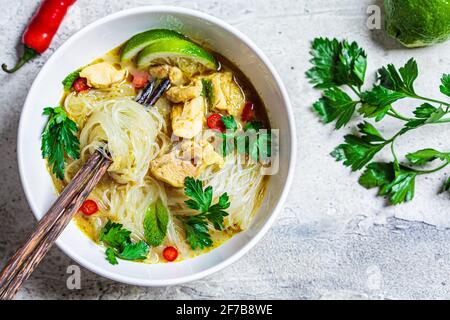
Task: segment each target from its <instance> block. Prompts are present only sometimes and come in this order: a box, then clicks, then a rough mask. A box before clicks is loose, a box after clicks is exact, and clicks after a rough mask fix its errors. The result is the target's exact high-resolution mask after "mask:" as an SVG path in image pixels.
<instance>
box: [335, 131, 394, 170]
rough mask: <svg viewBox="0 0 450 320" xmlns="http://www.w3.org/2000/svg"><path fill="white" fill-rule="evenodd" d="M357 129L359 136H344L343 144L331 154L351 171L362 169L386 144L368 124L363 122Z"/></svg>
mask: <svg viewBox="0 0 450 320" xmlns="http://www.w3.org/2000/svg"><path fill="white" fill-rule="evenodd" d="M358 127H359V131H360V133H361V135H360V136H356V135H351V134H350V135H346V136H345V137H344V140H345V143H343V144H341V145H340V146H338V147H337V148H336V149H335V150H334V151H333V152H332V153H331V156H332V157H334V158H335V159H336V161H343V162H344V165H345V166H347V167H351V168H352V171H357V170H360V169H362V168H363V167H364V166H365V165H366V164H367V163H369V162H370V161H371V160H372V159H373V157H374V156H375V155H376V154H377V153H378V152H379V151H381V150H382V149H383V148H384V147H385V146H386V144H387V143H388V141H387V140H385V139H384V138H383V137H382V136H381V134H380V133H379V132H378V130H376V129H375V127H373V126H372V125H371V124H369V123H368V122H364V123H362V124H360V125H359V126H358Z"/></svg>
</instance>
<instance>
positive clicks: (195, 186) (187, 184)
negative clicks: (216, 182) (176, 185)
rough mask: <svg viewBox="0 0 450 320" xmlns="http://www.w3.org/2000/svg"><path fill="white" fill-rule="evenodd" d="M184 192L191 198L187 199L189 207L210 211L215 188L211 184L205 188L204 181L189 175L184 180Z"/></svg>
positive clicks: (202, 211)
mask: <svg viewBox="0 0 450 320" xmlns="http://www.w3.org/2000/svg"><path fill="white" fill-rule="evenodd" d="M184 193H185V194H186V196H188V197H189V198H190V199H189V200H186V201H185V203H186V205H187V206H188V207H189V208H191V209H193V210H198V211H200V212H201V213H205V212H208V210H209V207H210V206H211V202H212V198H213V189H212V187H211V186H208V187H207V188H206V189H205V190H203V183H202V182H201V181H200V180H196V179H194V178H192V177H187V178H186V179H185V180H184Z"/></svg>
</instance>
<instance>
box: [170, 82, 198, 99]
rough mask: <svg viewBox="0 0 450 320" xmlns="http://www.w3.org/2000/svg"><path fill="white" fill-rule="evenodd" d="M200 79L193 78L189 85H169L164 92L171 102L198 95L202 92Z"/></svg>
mask: <svg viewBox="0 0 450 320" xmlns="http://www.w3.org/2000/svg"><path fill="white" fill-rule="evenodd" d="M202 89H203V85H202V81H201V80H195V81H194V82H193V83H192V84H191V85H189V86H178V87H171V88H170V89H169V90H167V92H166V97H167V99H169V100H170V101H172V102H173V103H181V102H186V101H189V100H192V99H194V98H197V97H200V96H201V94H202Z"/></svg>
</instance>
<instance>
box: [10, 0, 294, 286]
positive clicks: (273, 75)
mask: <svg viewBox="0 0 450 320" xmlns="http://www.w3.org/2000/svg"><path fill="white" fill-rule="evenodd" d="M152 28H170V29H175V30H178V31H180V32H182V33H184V34H186V35H188V36H190V37H192V38H194V39H202V40H204V41H206V43H208V45H209V46H210V47H211V48H213V49H214V50H216V51H217V52H220V53H221V54H223V55H224V56H226V57H227V58H228V59H230V60H231V61H233V62H234V63H235V64H236V65H237V66H238V67H240V69H241V70H242V71H243V72H244V73H245V74H246V75H247V77H249V78H250V80H251V82H252V83H253V85H254V86H255V88H256V89H257V91H258V92H259V93H260V95H261V97H262V99H263V100H264V102H265V105H266V106H267V108H268V113H269V117H270V120H271V124H272V127H273V128H279V129H280V170H279V172H278V173H277V174H276V175H274V176H272V177H271V179H270V183H269V187H268V190H269V192H268V195H267V197H266V200H265V203H264V205H263V207H262V208H261V209H260V210H259V212H258V213H257V215H256V217H255V219H254V221H253V223H252V226H251V227H250V229H249V230H247V231H245V232H242V233H240V234H238V235H237V236H235V237H233V238H232V239H231V240H229V241H228V242H226V243H225V244H224V245H222V246H220V247H219V248H217V249H215V250H212V251H211V252H209V253H207V254H204V255H201V256H199V257H197V258H194V259H189V260H185V261H182V262H179V263H168V264H157V265H148V264H142V263H135V262H128V261H122V260H121V261H120V263H119V264H118V265H116V266H112V265H110V264H109V263H108V262H107V261H106V260H105V257H104V249H103V248H101V247H100V246H98V245H96V244H95V243H94V242H92V241H91V240H90V239H89V238H88V237H86V236H85V235H84V234H83V233H82V232H81V231H80V230H79V229H78V228H77V227H76V226H75V225H74V224H73V223H71V224H69V226H68V227H67V229H66V230H65V231H64V233H63V234H62V235H61V236H60V238H59V239H58V241H57V244H58V246H59V247H60V248H61V249H62V250H63V251H64V252H65V253H66V254H67V255H69V256H70V257H71V258H72V259H74V260H75V261H77V262H78V263H79V264H81V265H83V266H84V267H86V268H88V269H89V270H91V271H93V272H95V273H97V274H100V275H102V276H105V277H107V278H110V279H113V280H116V281H120V282H125V283H129V284H135V285H143V286H164V285H173V284H179V283H183V282H188V281H192V280H196V279H199V278H202V277H205V276H207V275H210V274H212V273H214V272H216V271H218V270H220V269H222V268H224V267H226V266H228V265H230V264H231V263H233V262H234V261H236V260H238V259H239V258H240V257H242V256H243V255H244V254H245V253H246V252H247V251H248V250H250V248H252V247H253V246H254V245H255V244H256V243H257V242H258V241H259V240H260V239H261V238H262V236H263V235H264V234H265V233H266V231H267V230H268V229H269V227H270V225H271V224H272V223H273V221H274V220H275V217H276V215H277V213H278V212H279V211H280V210H281V206H282V203H283V202H284V201H285V199H286V196H287V193H288V190H289V187H290V185H291V180H292V177H293V172H294V162H295V150H296V148H295V126H294V120H293V119H294V118H293V114H292V110H291V105H290V102H289V98H288V95H287V92H286V89H285V87H284V85H283V83H282V82H281V79H280V77H279V75H278V74H277V72H276V71H275V69H274V67H273V66H272V64H271V63H270V62H269V60H268V59H267V58H266V56H265V55H264V54H263V53H262V52H261V50H260V49H258V48H257V47H256V46H255V44H253V42H252V41H250V40H249V39H248V38H247V37H246V36H244V35H243V34H242V33H240V32H239V31H237V30H236V29H234V28H233V27H231V26H229V25H228V24H226V23H224V22H223V21H221V20H219V19H217V18H214V17H212V16H209V15H206V14H204V13H201V12H198V11H192V10H187V9H183V8H176V7H159V6H149V7H140V8H135V9H131V10H126V11H122V12H118V13H115V14H113V15H110V16H107V17H105V18H103V19H100V20H98V21H96V22H95V23H93V24H91V25H89V26H87V27H86V28H84V29H82V30H80V31H79V32H77V33H76V34H75V35H74V36H73V37H71V38H70V39H69V40H68V41H67V42H66V43H64V44H63V45H62V46H61V47H60V48H59V49H58V50H57V51H56V52H55V53H54V54H53V56H52V57H51V58H50V59H49V60H48V62H47V63H46V64H45V66H44V67H43V68H42V70H41V72H40V73H39V75H38V76H37V78H36V80H35V81H34V84H33V86H32V87H31V89H30V92H29V94H28V97H27V100H26V102H25V106H24V108H23V111H22V115H21V119H20V125H19V137H18V148H17V150H18V161H19V170H20V176H21V179H22V184H23V188H24V191H25V194H26V197H27V199H28V202H29V204H30V206H31V209H32V210H33V212H34V215H35V216H36V217H37V218H38V219H40V218H41V217H42V216H43V215H44V214H45V212H46V211H47V210H48V208H49V207H50V206H51V204H52V203H53V202H54V201H55V199H56V195H55V191H54V188H53V186H52V182H51V179H50V176H49V174H48V172H47V170H46V167H45V162H44V160H42V158H41V152H40V143H41V139H40V135H41V132H42V129H43V127H44V125H45V121H46V119H45V117H43V116H42V115H41V114H42V110H43V108H44V107H46V106H55V105H58V103H59V101H60V98H61V94H62V86H61V80H62V79H64V77H65V76H66V75H67V74H68V73H70V72H71V71H73V70H75V69H77V68H79V66H82V65H85V64H87V63H90V62H91V61H92V60H94V59H95V58H97V57H99V56H101V55H103V54H104V53H105V52H108V51H109V50H111V49H112V48H114V47H116V46H118V45H120V44H122V43H123V42H125V41H126V40H127V39H128V38H130V37H131V36H133V35H134V34H136V33H139V32H142V31H145V30H148V29H152Z"/></svg>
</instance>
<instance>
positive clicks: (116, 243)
mask: <svg viewBox="0 0 450 320" xmlns="http://www.w3.org/2000/svg"><path fill="white" fill-rule="evenodd" d="M130 236H131V231H128V230H127V229H124V228H123V226H122V225H121V224H120V223H115V222H112V221H108V222H107V223H106V225H105V226H104V227H103V228H102V230H101V231H100V236H99V239H100V241H103V242H105V243H107V244H108V245H110V246H111V247H116V248H119V247H120V246H122V244H124V243H127V242H130V241H131V237H130Z"/></svg>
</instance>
